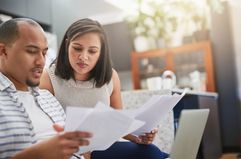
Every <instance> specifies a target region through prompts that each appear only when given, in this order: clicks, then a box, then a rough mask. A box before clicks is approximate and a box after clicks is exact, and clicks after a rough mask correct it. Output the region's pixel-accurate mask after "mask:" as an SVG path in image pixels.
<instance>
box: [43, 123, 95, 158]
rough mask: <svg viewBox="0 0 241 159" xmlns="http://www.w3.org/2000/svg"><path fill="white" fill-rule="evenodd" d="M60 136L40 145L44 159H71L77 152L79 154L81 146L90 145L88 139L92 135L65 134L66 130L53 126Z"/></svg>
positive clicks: (79, 133)
mask: <svg viewBox="0 0 241 159" xmlns="http://www.w3.org/2000/svg"><path fill="white" fill-rule="evenodd" d="M53 127H54V129H55V130H56V131H57V132H58V134H57V135H56V136H54V137H52V138H50V139H48V140H46V141H43V142H41V143H39V147H40V150H41V151H42V152H43V153H42V154H41V156H42V158H44V159H55V158H56V159H69V158H70V157H71V156H72V155H73V154H74V153H75V152H78V150H79V146H84V145H88V144H89V141H88V140H87V138H89V137H91V136H92V135H91V134H90V133H88V132H79V131H75V132H63V131H64V128H63V127H61V126H59V125H56V124H55V125H53Z"/></svg>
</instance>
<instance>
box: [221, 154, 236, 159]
mask: <svg viewBox="0 0 241 159" xmlns="http://www.w3.org/2000/svg"><path fill="white" fill-rule="evenodd" d="M220 159H238V158H237V154H233V153H230V154H223V155H222V157H221V158H220Z"/></svg>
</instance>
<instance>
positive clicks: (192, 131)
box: [170, 109, 209, 159]
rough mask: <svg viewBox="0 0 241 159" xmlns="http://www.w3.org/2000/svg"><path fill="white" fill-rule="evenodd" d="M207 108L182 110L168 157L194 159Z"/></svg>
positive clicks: (204, 123) (207, 112)
mask: <svg viewBox="0 0 241 159" xmlns="http://www.w3.org/2000/svg"><path fill="white" fill-rule="evenodd" d="M208 114H209V109H189V110H182V112H181V116H180V120H179V126H178V129H177V133H176V136H175V140H174V142H173V144H172V149H171V153H170V159H196V157H197V153H198V149H199V145H200V142H201V139H202V135H203V131H204V128H205V125H206V122H207V118H208Z"/></svg>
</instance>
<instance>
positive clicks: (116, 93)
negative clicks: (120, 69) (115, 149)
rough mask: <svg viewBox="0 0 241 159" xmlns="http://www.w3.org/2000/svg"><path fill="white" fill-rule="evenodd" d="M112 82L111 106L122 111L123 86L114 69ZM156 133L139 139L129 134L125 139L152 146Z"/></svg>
mask: <svg viewBox="0 0 241 159" xmlns="http://www.w3.org/2000/svg"><path fill="white" fill-rule="evenodd" d="M112 81H113V92H112V94H111V96H110V105H111V107H113V108H114V109H122V100H121V84H120V79H119V76H118V74H117V72H116V71H115V70H114V69H113V74H112ZM156 133H157V131H156V130H153V131H151V132H149V133H145V134H143V135H141V136H139V137H138V136H134V135H132V134H129V135H126V136H124V137H123V138H124V139H126V140H129V141H132V142H135V143H139V144H150V143H152V141H153V140H154V138H155V135H156Z"/></svg>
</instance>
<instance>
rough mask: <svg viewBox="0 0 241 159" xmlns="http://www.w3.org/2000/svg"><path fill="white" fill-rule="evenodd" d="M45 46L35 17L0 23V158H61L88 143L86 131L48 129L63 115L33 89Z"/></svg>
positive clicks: (43, 93) (54, 103)
mask: <svg viewBox="0 0 241 159" xmlns="http://www.w3.org/2000/svg"><path fill="white" fill-rule="evenodd" d="M47 50H48V47H47V39H46V37H45V35H44V31H43V29H42V28H41V27H40V25H39V24H37V23H36V22H35V21H33V20H31V19H26V18H18V19H11V20H9V21H6V22H4V23H2V24H1V25H0V158H13V159H18V158H21V159H23V158H24V159H28V158H31V159H33V158H34V159H55V158H56V159H62V158H64V159H65V158H66V159H67V158H70V157H71V156H72V155H73V153H75V152H77V151H78V148H79V146H82V145H88V138H89V137H91V134H90V133H87V132H78V131H76V132H65V133H64V132H61V131H63V128H62V127H61V126H59V125H56V124H55V125H54V129H55V131H54V130H53V128H52V125H53V124H54V123H59V124H63V123H64V120H65V113H64V111H63V109H62V107H61V106H60V104H59V103H58V101H57V100H56V99H55V98H54V97H53V96H52V95H51V94H50V93H49V92H48V91H46V90H40V89H38V87H37V86H38V85H39V81H40V76H41V74H42V71H43V67H44V64H45V55H46V52H47ZM56 131H57V132H61V133H58V134H57V133H56ZM42 140H43V141H42Z"/></svg>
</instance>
